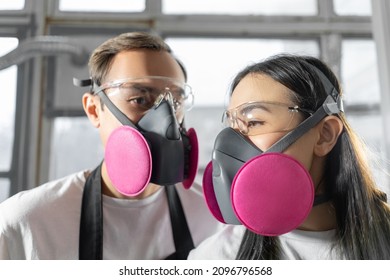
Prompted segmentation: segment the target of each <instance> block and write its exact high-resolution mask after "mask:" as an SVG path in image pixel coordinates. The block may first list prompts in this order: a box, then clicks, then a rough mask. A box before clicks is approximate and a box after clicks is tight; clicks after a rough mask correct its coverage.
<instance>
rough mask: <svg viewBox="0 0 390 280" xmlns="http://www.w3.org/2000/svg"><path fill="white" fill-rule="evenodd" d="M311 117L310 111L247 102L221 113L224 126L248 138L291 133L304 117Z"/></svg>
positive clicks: (268, 103)
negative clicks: (276, 133) (236, 129)
mask: <svg viewBox="0 0 390 280" xmlns="http://www.w3.org/2000/svg"><path fill="white" fill-rule="evenodd" d="M299 113H304V114H305V115H304V116H305V117H307V116H309V115H312V114H313V112H312V111H310V110H306V109H302V108H299V107H298V106H296V105H289V104H284V103H277V102H265V101H264V102H248V103H244V104H242V105H240V106H237V107H236V108H233V109H230V110H226V111H225V112H224V113H223V117H222V122H223V123H224V125H225V126H229V127H232V128H238V129H239V131H240V132H241V133H242V134H244V135H248V136H252V135H259V134H267V133H274V132H284V131H291V130H292V129H294V128H295V127H296V126H297V125H298V124H299V123H300V122H301V121H303V119H304V118H305V117H303V116H302V115H301V114H299Z"/></svg>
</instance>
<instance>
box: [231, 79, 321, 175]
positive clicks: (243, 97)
mask: <svg viewBox="0 0 390 280" xmlns="http://www.w3.org/2000/svg"><path fill="white" fill-rule="evenodd" d="M292 97H293V95H292V92H291V90H289V89H288V88H287V87H285V86H284V85H282V84H281V83H279V82H276V81H275V80H273V79H272V78H270V77H269V76H267V75H264V74H249V75H247V76H245V77H244V78H243V79H242V80H241V81H240V82H239V84H238V85H237V86H236V88H235V89H234V91H233V93H232V96H231V100H230V104H229V107H228V111H229V112H231V113H230V115H231V116H232V117H233V119H234V120H235V121H233V123H232V124H231V125H232V127H233V128H234V129H236V130H237V131H240V132H241V133H242V134H243V135H245V136H246V137H247V138H248V139H249V140H250V141H251V142H252V143H253V144H255V145H256V146H257V147H258V148H259V149H261V150H262V151H266V150H267V149H269V148H270V147H271V146H272V145H273V144H274V143H275V142H277V141H278V140H279V139H280V138H282V137H283V136H284V135H285V134H287V133H288V132H289V131H291V130H292V129H294V128H295V127H297V126H298V125H299V124H300V123H301V122H302V121H303V119H304V115H303V114H302V113H301V112H299V111H297V110H294V109H293V108H294V106H296V105H297V104H295V103H294V102H293V98H292ZM254 102H258V103H254ZM252 104H254V105H252ZM239 106H241V107H239ZM237 107H239V108H237ZM235 109H236V110H235ZM315 141H316V134H315V133H312V130H310V131H309V132H307V133H306V134H304V135H303V136H302V137H300V138H299V139H298V140H297V141H296V142H295V143H293V144H292V145H291V146H290V147H288V148H287V149H286V150H285V151H283V153H285V154H288V155H290V156H292V157H294V158H295V159H297V160H298V161H300V162H301V163H302V164H303V165H304V166H305V167H306V169H307V170H308V171H310V169H311V165H312V160H313V149H314V144H315Z"/></svg>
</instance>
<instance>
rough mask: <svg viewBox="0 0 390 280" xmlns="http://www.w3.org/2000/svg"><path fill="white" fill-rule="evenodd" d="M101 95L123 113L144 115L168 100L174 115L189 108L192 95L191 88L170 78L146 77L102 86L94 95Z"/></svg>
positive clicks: (192, 102) (192, 101) (121, 80)
mask: <svg viewBox="0 0 390 280" xmlns="http://www.w3.org/2000/svg"><path fill="white" fill-rule="evenodd" d="M100 91H103V92H104V93H105V94H106V95H107V97H109V98H110V100H111V101H112V102H113V103H114V104H115V105H116V106H117V107H118V108H120V109H121V110H122V111H124V112H128V111H130V112H145V111H147V110H149V109H151V108H152V107H153V106H154V105H155V104H157V103H158V102H161V96H164V97H166V96H169V99H168V100H169V101H170V102H171V104H172V106H173V108H174V110H175V112H176V113H183V112H184V111H188V110H190V109H191V108H192V106H193V104H194V95H193V92H192V89H191V87H190V86H189V85H188V84H186V83H184V82H181V81H178V80H176V79H173V78H168V77H161V76H146V77H142V78H126V79H120V80H115V81H110V82H107V83H104V84H102V85H101V86H100V87H98V88H97V89H96V90H94V93H95V94H96V93H98V92H100Z"/></svg>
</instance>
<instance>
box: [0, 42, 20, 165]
mask: <svg viewBox="0 0 390 280" xmlns="http://www.w3.org/2000/svg"><path fill="white" fill-rule="evenodd" d="M17 45H18V39H16V38H0V56H3V55H4V54H6V53H8V52H10V51H11V50H13V49H15V48H16V47H17ZM16 76H17V67H16V66H11V67H9V68H7V69H4V70H0V84H1V85H2V87H3V88H2V93H1V96H2V101H1V102H0V135H1V137H0V155H1V156H0V170H3V171H8V170H9V169H10V166H11V158H12V147H13V143H14V126H15V105H16Z"/></svg>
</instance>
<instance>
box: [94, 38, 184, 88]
mask: <svg viewBox="0 0 390 280" xmlns="http://www.w3.org/2000/svg"><path fill="white" fill-rule="evenodd" d="M135 49H147V50H153V51H163V52H168V53H170V54H171V55H172V57H173V58H174V59H175V60H176V62H177V63H178V64H179V66H180V68H181V70H182V71H183V74H184V78H185V80H187V71H186V69H185V67H184V65H183V64H182V63H181V62H180V61H179V60H178V59H177V58H176V57H175V56H174V55H173V53H172V50H171V48H170V47H169V46H168V44H166V43H165V42H164V40H163V39H162V38H160V37H158V36H155V35H152V34H150V33H147V32H128V33H123V34H120V35H118V36H116V37H114V38H111V39H108V40H107V41H105V42H104V43H103V44H101V45H100V46H99V47H97V48H96V49H95V50H94V51H93V53H92V54H91V57H90V59H89V63H88V65H89V69H90V76H91V78H92V80H93V81H94V82H95V83H96V84H98V85H101V83H102V81H103V80H104V77H105V76H106V75H107V73H108V71H109V70H110V65H111V63H112V60H113V58H114V57H115V55H116V54H118V53H119V52H121V51H128V50H135Z"/></svg>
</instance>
